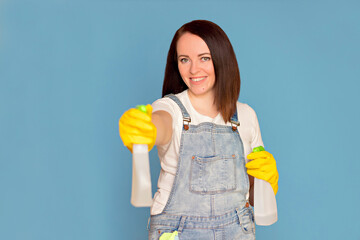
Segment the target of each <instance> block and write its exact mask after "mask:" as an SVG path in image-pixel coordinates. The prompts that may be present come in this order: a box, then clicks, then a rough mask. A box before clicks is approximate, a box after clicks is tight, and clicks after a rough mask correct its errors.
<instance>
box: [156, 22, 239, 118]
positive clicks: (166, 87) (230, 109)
mask: <svg viewBox="0 0 360 240" xmlns="http://www.w3.org/2000/svg"><path fill="white" fill-rule="evenodd" d="M186 32H189V33H191V34H194V35H197V36H199V37H200V38H202V39H203V40H204V42H205V43H206V44H207V46H208V48H209V50H210V54H211V57H212V60H213V64H214V70H215V85H214V90H215V99H214V104H215V105H216V107H217V109H218V111H219V112H220V113H221V115H222V117H223V119H224V121H225V122H228V121H230V118H231V116H232V115H233V114H234V113H235V110H236V102H237V99H238V98H239V93H240V72H239V67H238V63H237V60H236V56H235V53H234V50H233V47H232V45H231V43H230V40H229V38H228V37H227V36H226V34H225V32H224V31H223V30H222V29H221V28H220V27H219V26H218V25H216V24H215V23H213V22H210V21H207V20H194V21H192V22H189V23H186V24H184V25H183V26H182V27H181V28H179V29H178V30H177V31H176V33H175V35H174V37H173V39H172V41H171V44H170V49H169V52H168V56H167V61H166V67H165V77H164V83H163V89H162V96H163V97H164V96H165V95H167V94H170V93H173V94H177V93H180V92H182V91H184V90H186V89H187V88H188V87H187V86H186V84H185V83H184V81H183V80H182V78H181V75H180V72H179V69H178V62H177V51H176V44H177V41H178V40H179V38H180V37H181V36H182V35H183V34H184V33H186Z"/></svg>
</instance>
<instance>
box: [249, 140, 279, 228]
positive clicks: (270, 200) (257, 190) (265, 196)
mask: <svg viewBox="0 0 360 240" xmlns="http://www.w3.org/2000/svg"><path fill="white" fill-rule="evenodd" d="M261 151H265V149H264V147H262V146H259V147H256V148H254V149H253V152H261ZM254 211H255V222H256V224H257V225H260V226H269V225H271V224H274V223H275V222H276V221H277V219H278V218H277V206H276V198H275V194H274V190H273V189H272V187H271V185H270V183H268V182H266V181H264V180H262V179H258V178H254Z"/></svg>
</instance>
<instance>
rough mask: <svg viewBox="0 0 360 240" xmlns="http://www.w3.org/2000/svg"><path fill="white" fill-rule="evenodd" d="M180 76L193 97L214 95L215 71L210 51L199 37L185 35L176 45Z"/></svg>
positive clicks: (189, 34)
mask: <svg viewBox="0 0 360 240" xmlns="http://www.w3.org/2000/svg"><path fill="white" fill-rule="evenodd" d="M176 50H177V56H178V59H177V62H178V68H179V72H180V75H181V77H182V79H183V81H184V82H185V84H186V85H187V86H188V88H189V91H190V92H189V93H190V94H193V95H197V96H200V95H206V94H213V93H214V92H213V91H214V84H215V70H214V64H213V62H212V57H211V54H210V50H209V48H208V46H207V45H206V43H205V42H204V40H202V38H200V37H199V36H197V35H194V34H191V33H188V32H187V33H184V34H183V35H182V36H181V37H180V38H179V40H178V42H177V45H176Z"/></svg>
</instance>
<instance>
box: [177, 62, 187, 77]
mask: <svg viewBox="0 0 360 240" xmlns="http://www.w3.org/2000/svg"><path fill="white" fill-rule="evenodd" d="M178 69H179V73H180V76H181V77H182V79H184V77H185V76H186V67H185V66H184V65H178Z"/></svg>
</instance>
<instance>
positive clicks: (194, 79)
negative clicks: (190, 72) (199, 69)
mask: <svg viewBox="0 0 360 240" xmlns="http://www.w3.org/2000/svg"><path fill="white" fill-rule="evenodd" d="M203 79H205V77H202V78H191V80H192V81H194V82H198V81H201V80H203Z"/></svg>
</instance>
